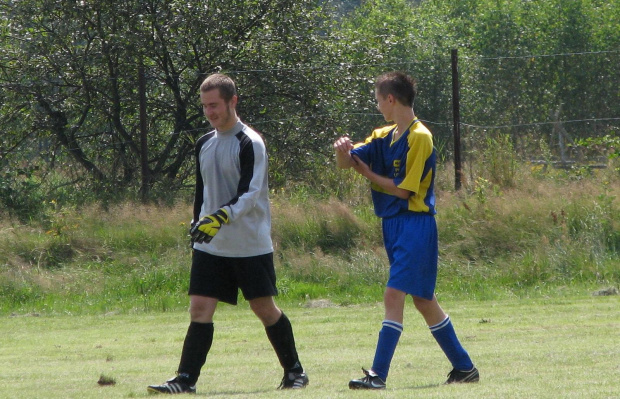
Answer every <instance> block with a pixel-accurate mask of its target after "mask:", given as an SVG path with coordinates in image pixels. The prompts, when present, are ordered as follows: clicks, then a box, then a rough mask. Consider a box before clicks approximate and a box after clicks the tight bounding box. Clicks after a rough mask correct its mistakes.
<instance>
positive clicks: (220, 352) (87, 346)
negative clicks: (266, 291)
mask: <svg viewBox="0 0 620 399" xmlns="http://www.w3.org/2000/svg"><path fill="white" fill-rule="evenodd" d="M328 305H329V304H328ZM442 305H443V306H444V308H445V309H446V310H447V311H448V313H449V314H450V315H451V317H452V319H453V322H454V324H455V328H456V329H457V333H458V334H459V336H460V338H461V341H462V342H463V344H464V346H465V347H466V349H467V350H468V351H469V352H470V354H471V356H472V358H473V360H474V362H475V363H476V365H477V367H478V368H479V369H480V373H481V382H480V383H479V384H471V385H457V386H453V385H451V386H444V385H442V382H443V381H444V380H445V377H446V374H447V373H448V371H449V370H450V366H449V364H448V362H447V360H446V359H445V358H444V356H443V354H442V353H441V351H440V349H439V347H438V346H437V345H436V344H435V342H434V341H433V338H432V336H431V334H430V333H429V332H428V329H427V328H426V326H425V325H424V323H423V321H422V319H421V317H420V316H419V315H417V314H416V313H415V310H414V308H413V306H412V304H411V303H409V304H408V306H407V309H406V316H405V331H404V333H403V336H402V338H401V341H400V344H399V347H398V348H397V352H396V355H395V358H394V361H393V363H392V369H391V371H390V377H389V379H388V389H387V390H385V391H382V392H361V391H350V390H349V389H348V388H347V382H348V380H349V379H351V378H357V377H360V376H361V370H360V368H361V367H362V366H364V367H369V366H370V363H371V361H372V357H373V354H374V346H375V343H376V338H377V333H378V329H379V327H380V323H381V320H382V315H383V309H382V306H381V305H380V304H374V305H356V306H348V307H335V306H325V307H306V306H288V305H287V306H283V308H284V310H285V311H286V313H287V314H288V316H289V317H290V319H291V321H292V323H293V327H294V329H295V332H296V339H297V346H298V350H299V352H300V357H301V360H302V362H303V364H304V366H305V368H306V370H307V372H308V374H309V376H310V385H309V386H308V388H307V389H305V390H302V391H295V392H290V391H287V392H283V391H276V390H275V388H276V387H277V385H278V384H279V380H280V378H281V371H280V369H279V365H278V363H277V359H276V357H275V354H274V353H273V351H272V349H271V347H270V345H269V342H268V341H267V338H266V336H265V333H264V330H263V328H262V326H261V325H260V322H259V321H258V320H257V319H256V318H255V317H254V316H253V315H252V314H251V312H250V310H249V308H248V307H247V303H245V302H243V303H241V304H240V305H239V306H238V307H232V306H228V305H221V306H220V308H219V309H218V312H217V314H216V320H215V323H216V324H215V326H216V332H215V339H214V345H213V348H212V350H211V353H210V354H209V357H208V359H207V365H206V366H205V367H204V368H203V376H202V377H201V379H200V381H199V383H198V395H197V396H198V397H214V398H300V399H301V398H377V397H379V398H413V397H415V398H454V397H458V398H617V397H618V396H619V393H620V297H618V296H617V295H616V296H588V295H583V296H581V297H578V298H574V299H566V298H539V299H514V300H503V301H467V302H456V301H444V302H443V304H442ZM0 320H1V323H0V397H2V398H15V399H17V398H49V399H60V398H63V399H65V398H80V399H82V398H84V399H86V398H140V397H148V396H149V395H148V393H147V392H146V386H147V385H148V384H153V383H161V382H163V381H164V380H165V379H167V378H169V377H171V376H172V375H173V372H174V370H176V367H177V365H178V359H179V355H180V350H181V346H182V341H183V338H184V335H185V331H186V328H187V325H188V315H187V314H186V313H185V312H169V313H151V314H149V313H140V314H107V315H99V316H96V315H82V316H70V315H66V316H63V315H57V316H52V317H48V316H37V315H20V316H3V317H2V318H1V319H0ZM102 376H103V377H105V378H107V379H110V380H111V381H113V382H115V383H114V384H113V385H107V386H100V385H99V384H98V381H99V380H100V378H101V377H102Z"/></svg>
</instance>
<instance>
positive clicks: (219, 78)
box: [200, 73, 237, 102]
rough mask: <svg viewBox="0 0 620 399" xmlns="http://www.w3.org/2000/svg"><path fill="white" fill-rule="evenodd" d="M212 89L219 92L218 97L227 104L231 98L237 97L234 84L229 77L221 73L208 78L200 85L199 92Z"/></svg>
mask: <svg viewBox="0 0 620 399" xmlns="http://www.w3.org/2000/svg"><path fill="white" fill-rule="evenodd" d="M214 89H218V90H219V91H220V97H222V98H223V99H224V101H227V102H228V101H230V100H231V99H232V98H233V96H236V95H237V87H236V86H235V82H234V81H233V80H232V79H231V78H230V77H228V76H226V75H224V74H221V73H215V74H213V75H210V76H208V77H207V78H206V79H205V80H204V81H203V82H202V84H201V85H200V91H201V92H203V93H204V92H206V91H210V90H214Z"/></svg>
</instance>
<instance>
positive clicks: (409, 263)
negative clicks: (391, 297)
mask: <svg viewBox="0 0 620 399" xmlns="http://www.w3.org/2000/svg"><path fill="white" fill-rule="evenodd" d="M382 225H383V243H384V244H385V250H386V251H387V255H388V259H389V260H390V278H389V280H388V282H387V286H388V287H390V288H394V289H397V290H399V291H403V292H405V293H407V294H409V295H414V296H418V297H421V298H425V299H429V300H430V299H433V295H434V293H435V284H436V282H437V259H438V256H439V249H438V243H437V223H436V222H435V217H434V216H433V215H428V214H424V213H413V212H409V213H405V214H400V215H396V216H394V217H390V218H385V219H383V222H382Z"/></svg>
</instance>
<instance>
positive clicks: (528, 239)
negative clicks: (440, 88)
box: [0, 156, 620, 315]
mask: <svg viewBox="0 0 620 399" xmlns="http://www.w3.org/2000/svg"><path fill="white" fill-rule="evenodd" d="M504 158H509V157H506V156H497V158H496V159H495V161H500V160H501V159H504ZM513 166H515V165H513V164H511V165H509V168H508V169H509V172H510V173H509V172H508V171H505V172H502V173H503V174H505V175H507V176H504V177H503V178H500V177H501V176H500V177H498V176H495V177H493V176H490V175H489V176H485V175H480V176H479V178H478V179H476V180H473V181H466V182H465V183H466V184H465V186H464V188H463V190H461V191H460V192H454V191H453V190H452V189H451V188H450V185H451V182H450V180H449V176H450V175H451V173H448V172H449V170H450V168H448V167H447V165H442V166H440V168H439V172H438V176H437V187H438V189H437V194H438V198H437V207H438V210H439V213H438V215H437V222H438V227H439V240H440V265H439V279H438V281H439V283H438V287H437V291H438V292H440V293H442V294H443V295H445V296H447V297H450V298H455V299H457V298H469V299H485V300H490V299H495V300H498V299H506V298H513V297H537V296H540V295H547V294H549V293H550V294H551V295H568V294H566V293H565V292H569V293H572V292H576V291H579V290H584V289H587V290H595V289H604V288H609V287H618V286H619V285H620V199H619V198H620V175H618V174H617V172H616V171H615V170H616V169H615V168H609V169H608V170H604V171H598V172H596V173H592V174H589V175H587V176H584V175H582V174H580V173H577V172H575V171H573V172H570V173H569V172H564V171H553V170H550V171H546V172H543V171H540V170H537V169H531V170H530V169H529V168H528V167H527V166H526V165H521V166H520V167H519V168H516V169H514V168H513ZM498 171H500V170H499V169H498ZM349 172H350V171H349ZM349 172H347V171H333V170H329V171H326V173H324V174H321V175H322V176H323V177H324V179H323V180H321V182H322V183H323V184H324V186H321V185H318V183H317V182H315V184H316V187H314V186H313V187H311V186H309V185H305V184H299V183H297V184H291V186H290V187H284V188H282V189H279V190H277V191H274V192H272V196H271V198H272V215H273V220H272V226H273V230H272V231H273V234H272V235H273V239H274V245H275V260H276V268H277V274H278V279H279V284H278V285H279V288H280V292H281V296H280V298H281V300H282V301H285V302H288V303H298V302H300V301H301V302H303V301H305V300H307V299H327V300H330V301H332V302H334V303H337V304H341V305H349V304H361V303H366V302H369V301H370V302H376V301H380V300H381V296H382V292H383V286H384V283H385V281H386V278H387V273H388V267H389V265H388V262H387V257H386V255H385V251H384V249H383V244H382V239H381V228H380V221H379V220H378V218H376V217H375V216H374V214H373V211H372V204H371V202H370V199H369V193H368V186H367V184H366V183H365V182H364V181H363V179H360V178H359V177H357V176H356V175H354V174H352V173H349ZM500 172H501V171H500ZM504 178H505V179H504ZM494 181H498V182H504V183H502V184H503V185H502V184H499V183H494ZM53 205H54V206H50V207H48V208H49V211H48V213H47V218H46V219H44V220H43V221H41V222H40V221H39V220H38V219H36V220H32V221H31V222H30V223H26V224H24V223H22V222H20V221H19V220H18V219H13V218H11V217H9V216H6V215H5V216H4V217H0V314H4V315H6V314H28V313H33V312H36V313H40V314H45V315H50V314H65V313H71V314H74V315H77V314H101V313H107V312H124V313H137V312H159V311H161V312H169V311H177V310H182V309H184V308H185V306H186V304H185V299H186V298H185V291H186V290H187V283H188V273H189V265H190V257H191V252H190V249H189V240H188V236H187V228H188V226H187V222H188V220H189V219H190V217H191V212H192V210H191V209H192V205H191V204H189V203H187V202H184V201H179V202H177V203H175V204H172V205H170V204H162V205H154V204H148V205H144V204H136V203H120V204H115V205H114V204H108V205H107V207H106V208H104V207H103V206H102V205H100V204H93V205H89V206H82V207H77V206H70V205H64V206H60V205H58V204H53Z"/></svg>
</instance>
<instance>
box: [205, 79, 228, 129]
mask: <svg viewBox="0 0 620 399" xmlns="http://www.w3.org/2000/svg"><path fill="white" fill-rule="evenodd" d="M200 102H201V103H202V110H203V112H204V114H205V117H206V118H207V119H208V120H209V123H211V126H213V127H214V128H215V129H217V130H220V131H223V130H229V129H232V128H233V126H235V124H236V123H237V111H236V106H237V96H233V97H232V98H231V99H230V101H226V100H224V99H223V98H222V97H221V96H220V91H219V90H217V89H214V90H209V91H206V92H201V93H200Z"/></svg>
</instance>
